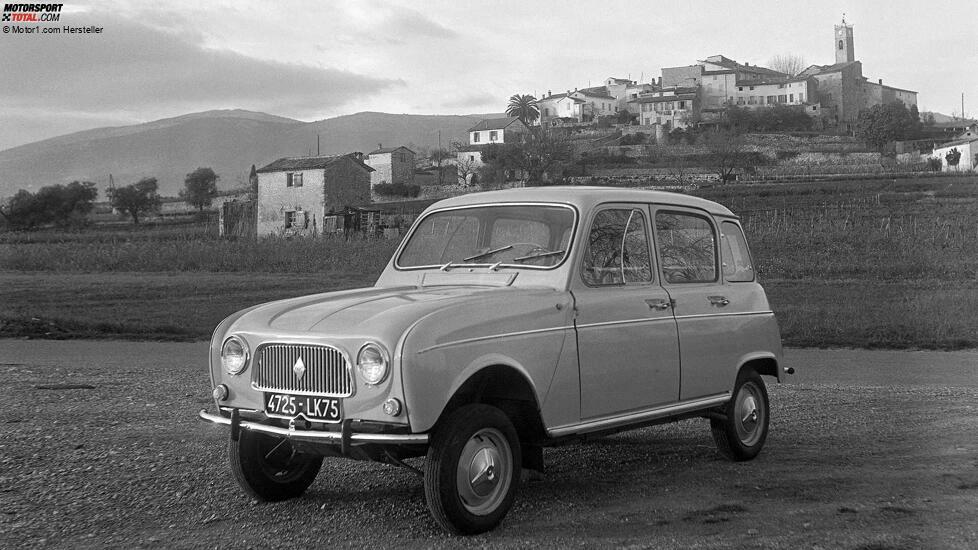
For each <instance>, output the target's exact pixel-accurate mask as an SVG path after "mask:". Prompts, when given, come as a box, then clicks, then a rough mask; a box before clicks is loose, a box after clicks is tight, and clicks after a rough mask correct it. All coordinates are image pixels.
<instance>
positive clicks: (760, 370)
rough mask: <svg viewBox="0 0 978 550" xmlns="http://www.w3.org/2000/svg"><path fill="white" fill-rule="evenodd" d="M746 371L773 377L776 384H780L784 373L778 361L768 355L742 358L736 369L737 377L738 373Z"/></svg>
mask: <svg viewBox="0 0 978 550" xmlns="http://www.w3.org/2000/svg"><path fill="white" fill-rule="evenodd" d="M747 370H753V371H755V372H757V374H760V375H762V376H773V377H775V378H777V380H778V382H781V378H782V373H783V372H784V370H783V368H782V367H781V364H780V363H779V362H778V359H777V358H776V357H775V356H774V355H770V354H760V355H755V356H748V357H746V358H744V359H743V360H742V361H741V364H740V368H738V369H737V375H738V376H740V373H742V372H744V371H747Z"/></svg>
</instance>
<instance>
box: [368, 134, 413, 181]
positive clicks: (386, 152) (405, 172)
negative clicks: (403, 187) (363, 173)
mask: <svg viewBox="0 0 978 550" xmlns="http://www.w3.org/2000/svg"><path fill="white" fill-rule="evenodd" d="M414 157H415V153H414V151H412V150H410V149H408V148H407V147H404V146H403V145H402V146H399V147H388V148H384V147H380V146H379V145H378V148H377V149H376V150H375V151H371V152H370V153H369V154H367V156H366V157H364V159H363V162H364V163H365V164H366V165H367V166H369V167H371V168H373V169H374V171H373V172H371V173H370V189H371V191H372V190H373V188H374V186H376V185H378V184H381V183H403V184H411V183H414Z"/></svg>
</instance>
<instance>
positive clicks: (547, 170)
mask: <svg viewBox="0 0 978 550" xmlns="http://www.w3.org/2000/svg"><path fill="white" fill-rule="evenodd" d="M831 47H832V48H833V55H834V59H832V61H833V62H832V63H830V64H826V65H819V64H814V65H808V66H801V65H800V64H799V63H798V62H799V61H800V60H798V59H790V58H789V59H781V58H776V59H775V61H779V60H780V61H781V63H779V65H778V66H777V67H776V68H769V67H763V66H759V65H756V64H750V63H746V62H744V63H741V62H738V61H736V60H734V59H732V58H728V57H726V56H724V55H719V54H717V55H711V56H707V57H705V58H703V59H701V60H696V61H695V62H694V63H692V64H690V65H684V66H677V67H663V68H661V70H660V74H659V75H658V76H656V77H655V78H652V79H651V80H649V81H647V82H638V81H634V80H631V79H629V78H620V77H608V78H606V79H605V80H604V81H603V82H604V83H603V85H601V86H595V87H591V86H589V87H582V88H574V89H571V90H566V91H562V92H557V93H554V92H553V91H552V90H548V91H547V92H546V93H545V94H543V96H542V97H540V98H536V97H533V96H529V95H521V94H515V95H514V96H512V97H511V98H510V104H509V108H508V109H507V113H506V114H507V115H508V116H506V117H498V118H487V119H484V120H481V121H478V122H477V123H476V124H475V125H473V126H471V127H469V128H468V130H467V131H466V134H465V135H466V137H465V139H462V140H455V141H453V142H452V143H451V144H450V145H449V146H448V147H447V148H443V147H441V146H439V147H438V148H429V147H427V146H422V147H418V146H415V145H413V144H410V143H409V144H392V145H387V146H385V145H384V144H383V143H378V144H377V147H376V148H375V149H373V150H370V151H369V152H351V153H347V154H341V155H325V156H320V155H309V156H304V157H282V158H278V159H277V160H274V161H272V162H270V163H266V164H264V165H259V166H257V167H256V166H254V165H253V166H252V170H251V175H250V177H249V181H248V183H247V186H243V185H242V186H240V187H239V188H238V189H236V190H231V191H228V190H225V191H223V192H217V189H216V187H214V189H213V193H212V196H209V197H205V198H206V199H209V200H207V201H206V206H208V207H209V208H211V209H216V210H218V211H219V212H220V221H219V225H220V228H221V232H222V234H224V235H228V236H256V235H257V236H267V235H283V236H304V235H329V234H343V235H349V234H350V233H351V232H367V233H370V234H384V235H387V236H389V237H395V236H397V235H399V233H400V230H401V229H402V228H403V227H404V226H405V225H406V224H407V223H408V222H410V220H411V219H412V218H413V216H414V215H415V214H417V213H418V212H420V210H421V209H422V208H423V207H424V206H426V205H428V204H430V203H431V202H433V201H434V200H437V199H440V198H444V197H448V196H453V195H458V194H464V193H470V192H474V191H479V190H485V189H494V188H500V187H511V186H520V185H552V184H561V183H562V184H601V185H614V186H633V187H651V186H654V187H659V188H679V189H682V188H687V187H689V186H690V185H699V184H711V183H715V182H720V183H725V182H729V181H733V180H739V181H748V182H749V181H795V180H813V179H826V178H838V177H854V176H880V175H912V174H916V173H925V172H935V171H957V172H960V171H973V170H974V168H975V166H976V164H978V145H975V142H976V141H978V128H976V127H975V126H974V125H973V123H972V122H971V121H964V120H959V121H952V122H950V123H944V124H938V123H936V122H935V121H933V120H929V121H928V120H926V119H925V120H920V114H919V112H918V107H917V105H918V98H917V92H916V91H913V90H909V89H905V88H901V87H896V86H891V85H890V84H889V83H886V84H884V79H883V78H875V79H874V78H869V77H868V76H866V75H864V73H863V65H862V63H861V62H860V61H858V60H857V58H856V53H855V34H854V29H853V25H851V24H848V23H846V21H845V19H843V20H842V21H841V23H840V24H837V25H835V26H834V33H833V41H832V44H831ZM827 50H828V44H827V47H826V51H827ZM894 106H897V107H896V108H897V109H898V110H900V111H901V112H902V113H903V116H905V117H909V118H908V120H911V119H912V121H913V125H914V127H915V128H914V130H913V132H912V133H913V134H914V135H913V136H911V137H912V138H914V139H909V138H908V137H902V138H901V139H900V140H896V141H894V140H893V139H886V140H885V143H883V142H881V143H876V144H873V143H870V140H868V139H866V136H865V135H863V134H865V132H861V131H860V128H859V125H860V124H861V117H864V116H865V115H866V114H867V113H874V112H877V111H880V110H881V109H884V108H892V107H894ZM874 109H875V111H874ZM276 122H277V121H276ZM316 139H317V141H318V135H317V138H316ZM415 149H417V150H415ZM951 160H954V162H951ZM110 178H111V176H110ZM212 183H213V182H212ZM239 183H243V182H239ZM109 190H110V192H111V190H114V186H113V184H111V179H110V185H109ZM157 203H158V204H157V205H156V210H155V211H156V212H157V213H159V214H160V215H163V216H180V215H185V214H190V213H192V210H193V208H192V207H190V204H191V203H190V201H185V200H184V199H183V198H172V199H159V198H158V199H157ZM198 206H199V208H200V209H201V210H202V209H203V206H202V205H198ZM103 210H104V207H103ZM113 213H114V214H116V215H121V213H122V212H121V211H120V210H119V209H118V208H117V209H115V210H114V211H113ZM133 219H134V221H138V220H136V216H135V215H133Z"/></svg>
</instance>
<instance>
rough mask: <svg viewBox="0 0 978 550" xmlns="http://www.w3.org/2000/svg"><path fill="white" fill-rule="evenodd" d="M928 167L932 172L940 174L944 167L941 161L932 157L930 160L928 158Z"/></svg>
mask: <svg viewBox="0 0 978 550" xmlns="http://www.w3.org/2000/svg"><path fill="white" fill-rule="evenodd" d="M927 167H928V168H930V169H931V170H933V171H935V172H940V171H941V167H942V163H941V159H939V158H936V157H930V158H928V159H927Z"/></svg>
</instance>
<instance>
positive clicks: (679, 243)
mask: <svg viewBox="0 0 978 550" xmlns="http://www.w3.org/2000/svg"><path fill="white" fill-rule="evenodd" d="M655 234H656V247H657V248H658V252H659V258H660V261H661V262H662V276H663V277H664V278H665V280H666V282H669V283H674V284H681V283H711V282H714V281H716V280H717V279H718V278H719V273H717V240H716V236H715V235H714V232H713V225H712V224H711V223H710V221H709V220H707V219H706V218H705V217H703V216H698V215H695V214H688V213H685V212H666V211H661V212H656V214H655Z"/></svg>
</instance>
